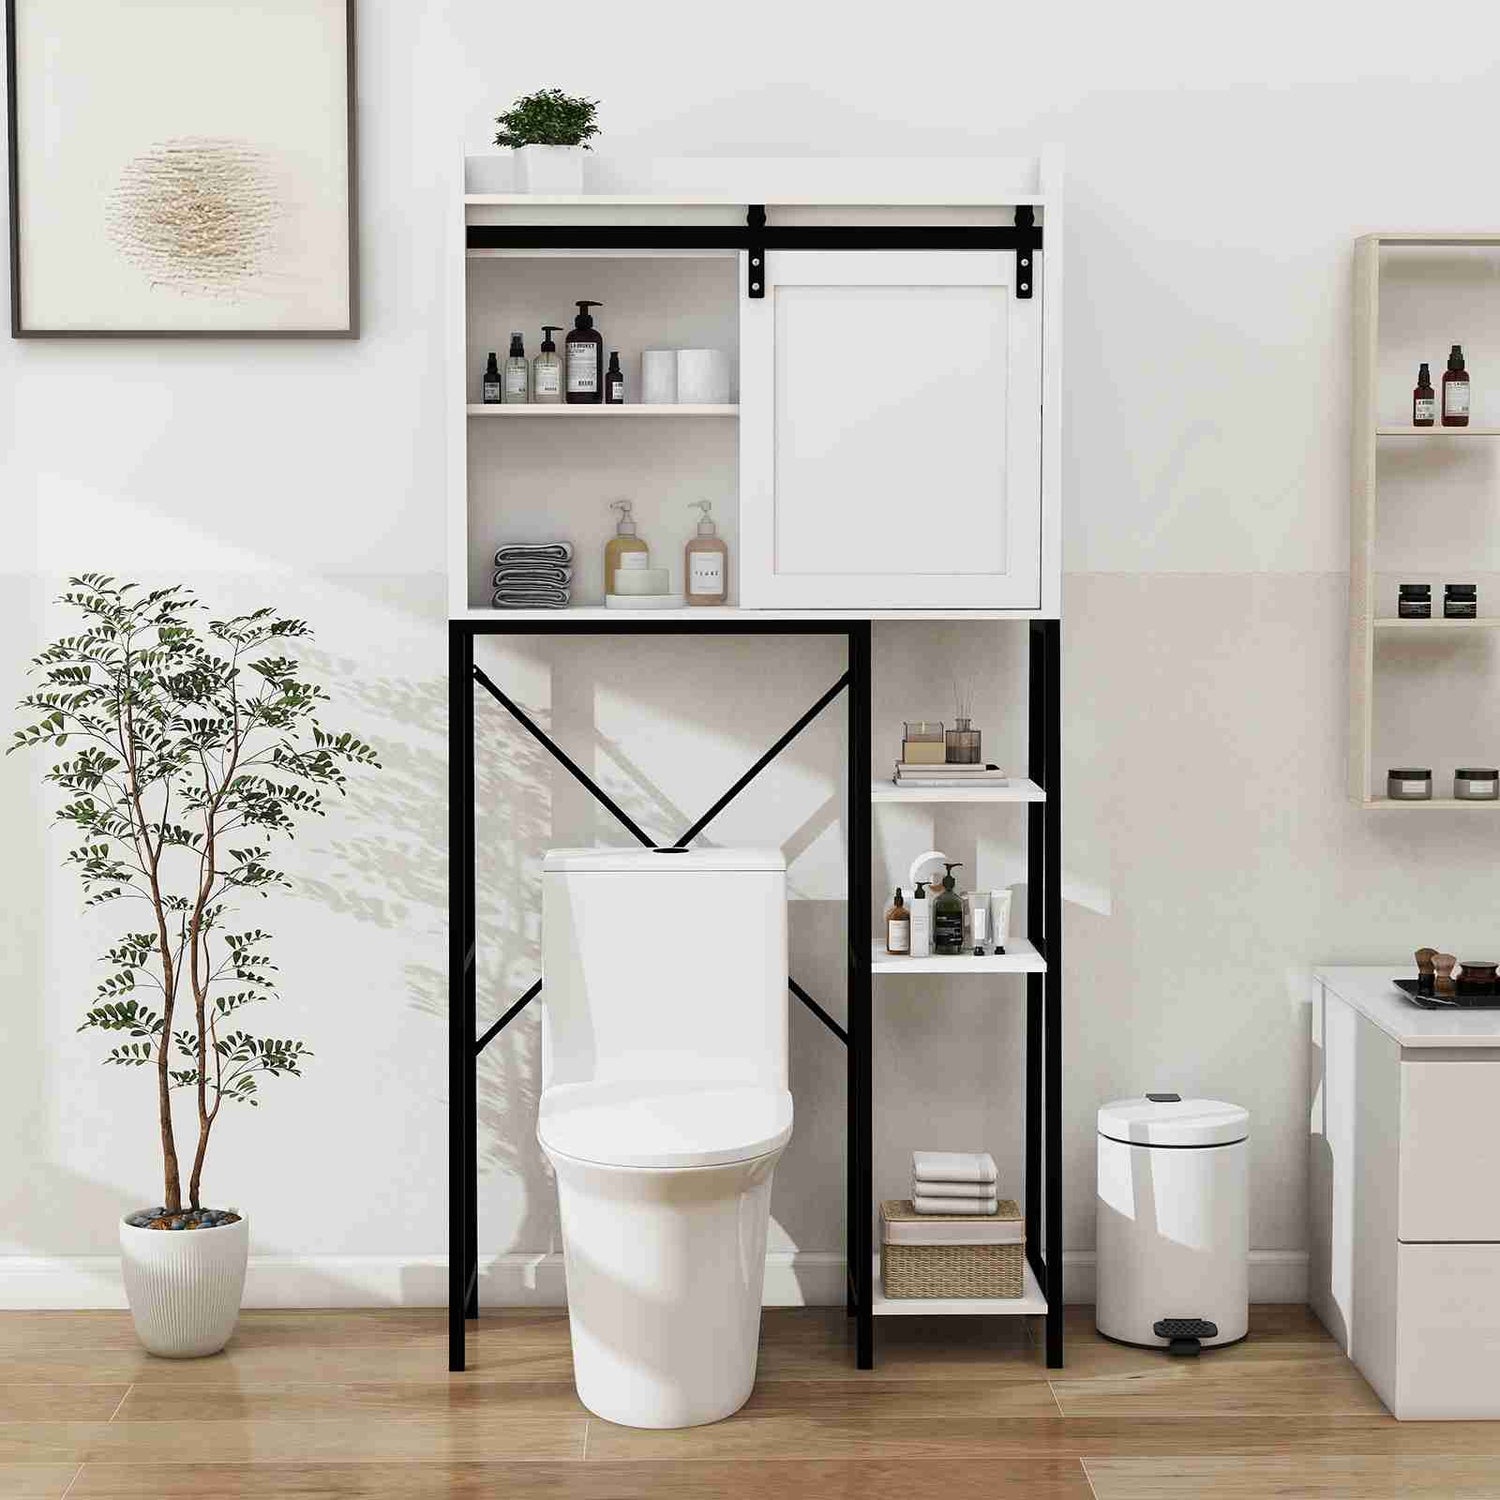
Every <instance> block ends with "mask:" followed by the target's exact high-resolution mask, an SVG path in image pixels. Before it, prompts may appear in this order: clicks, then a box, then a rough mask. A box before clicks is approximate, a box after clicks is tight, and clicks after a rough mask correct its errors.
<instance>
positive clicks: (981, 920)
mask: <svg viewBox="0 0 1500 1500" xmlns="http://www.w3.org/2000/svg"><path fill="white" fill-rule="evenodd" d="M964 915H965V916H966V917H967V918H968V919H969V943H970V946H972V947H975V948H982V947H984V945H985V944H986V943H987V942H989V940H990V893H989V892H988V891H969V892H968V893H967V894H966V895H965V896H964Z"/></svg>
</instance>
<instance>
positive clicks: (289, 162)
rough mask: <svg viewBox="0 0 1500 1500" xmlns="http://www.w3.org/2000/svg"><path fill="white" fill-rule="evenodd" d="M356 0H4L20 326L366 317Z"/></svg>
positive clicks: (336, 326)
mask: <svg viewBox="0 0 1500 1500" xmlns="http://www.w3.org/2000/svg"><path fill="white" fill-rule="evenodd" d="M354 11H355V0H253V3H250V4H246V3H244V0H7V3H6V40H7V49H6V52H7V98H8V107H9V125H10V272H11V281H10V291H11V333H12V335H13V336H14V337H16V338H36V337H75V338H76V337H82V338H100V337H118V338H224V337H260V338H319V337H322V338H330V337H331V338H337V337H342V338H352V337H357V335H358V332H359V277H358V270H359V256H358V233H357V205H356V194H355V177H356V173H355V67H354Z"/></svg>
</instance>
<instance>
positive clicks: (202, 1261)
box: [120, 1217, 250, 1359]
mask: <svg viewBox="0 0 1500 1500" xmlns="http://www.w3.org/2000/svg"><path fill="white" fill-rule="evenodd" d="M249 1251H250V1225H249V1222H248V1221H247V1220H246V1219H245V1218H243V1217H241V1218H240V1219H239V1220H237V1221H236V1222H235V1223H233V1224H221V1225H219V1226H217V1227H216V1228H213V1229H178V1230H173V1229H138V1228H136V1226H135V1225H134V1224H128V1223H126V1222H124V1221H123V1220H122V1221H121V1223H120V1261H121V1264H122V1267H123V1269H124V1272H125V1295H126V1297H127V1299H128V1300H129V1302H130V1316H131V1317H132V1319H134V1321H135V1331H136V1335H137V1336H138V1337H139V1339H140V1341H141V1343H143V1344H144V1345H145V1346H146V1348H147V1349H148V1350H149V1351H150V1352H151V1353H152V1354H159V1355H161V1356H163V1357H164V1358H166V1359H197V1358H200V1357H202V1356H203V1355H205V1354H217V1353H218V1352H219V1350H220V1349H222V1348H223V1347H224V1345H225V1344H227V1343H228V1342H229V1337H230V1335H231V1334H232V1333H233V1332H234V1325H235V1324H236V1322H238V1321H239V1316H240V1299H241V1298H242V1297H243V1295H244V1291H245V1263H246V1261H247V1259H248V1257H249Z"/></svg>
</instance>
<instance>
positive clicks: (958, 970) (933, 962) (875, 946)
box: [870, 804, 1467, 974]
mask: <svg viewBox="0 0 1500 1500" xmlns="http://www.w3.org/2000/svg"><path fill="white" fill-rule="evenodd" d="M1465 805H1467V804H1465ZM1005 948H1006V951H1005V952H1004V953H986V954H985V956H984V957H983V958H975V957H974V955H973V954H972V953H959V954H955V955H953V956H951V957H949V956H946V955H944V956H939V955H938V954H936V953H934V954H933V955H931V956H930V957H928V958H898V957H896V956H895V955H894V954H890V953H887V952H886V951H885V944H884V943H883V942H880V941H879V940H878V939H877V940H876V941H875V942H873V943H871V944H870V972H871V973H872V974H1045V973H1046V972H1047V961H1046V959H1044V958H1043V957H1042V955H1041V954H1040V953H1038V952H1037V951H1036V949H1035V948H1034V947H1032V945H1031V944H1030V943H1028V942H1027V941H1026V939H1025V938H1023V937H1013V938H1011V940H1010V941H1009V942H1008V943H1007V944H1006V945H1005Z"/></svg>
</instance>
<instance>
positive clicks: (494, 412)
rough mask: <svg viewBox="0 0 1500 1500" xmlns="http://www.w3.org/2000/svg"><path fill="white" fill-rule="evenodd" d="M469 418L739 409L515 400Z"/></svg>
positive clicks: (702, 413)
mask: <svg viewBox="0 0 1500 1500" xmlns="http://www.w3.org/2000/svg"><path fill="white" fill-rule="evenodd" d="M468 411H469V415H470V416H471V417H511V418H521V417H550V418H552V419H554V420H556V419H558V418H561V417H592V418H600V417H737V416H738V415H739V414H740V409H739V407H738V406H734V405H730V406H706V405H699V406H647V405H645V404H644V403H635V404H632V403H629V402H622V403H620V404H619V405H615V406H610V405H607V404H605V403H604V402H600V403H599V404H598V405H595V406H582V405H578V406H569V405H568V404H567V403H566V402H559V403H558V404H557V405H555V406H553V405H548V404H546V403H542V402H531V401H517V402H514V403H512V404H510V405H506V404H503V403H501V402H495V401H488V402H485V403H484V404H482V405H473V404H471V405H470V406H469V408H468Z"/></svg>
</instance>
